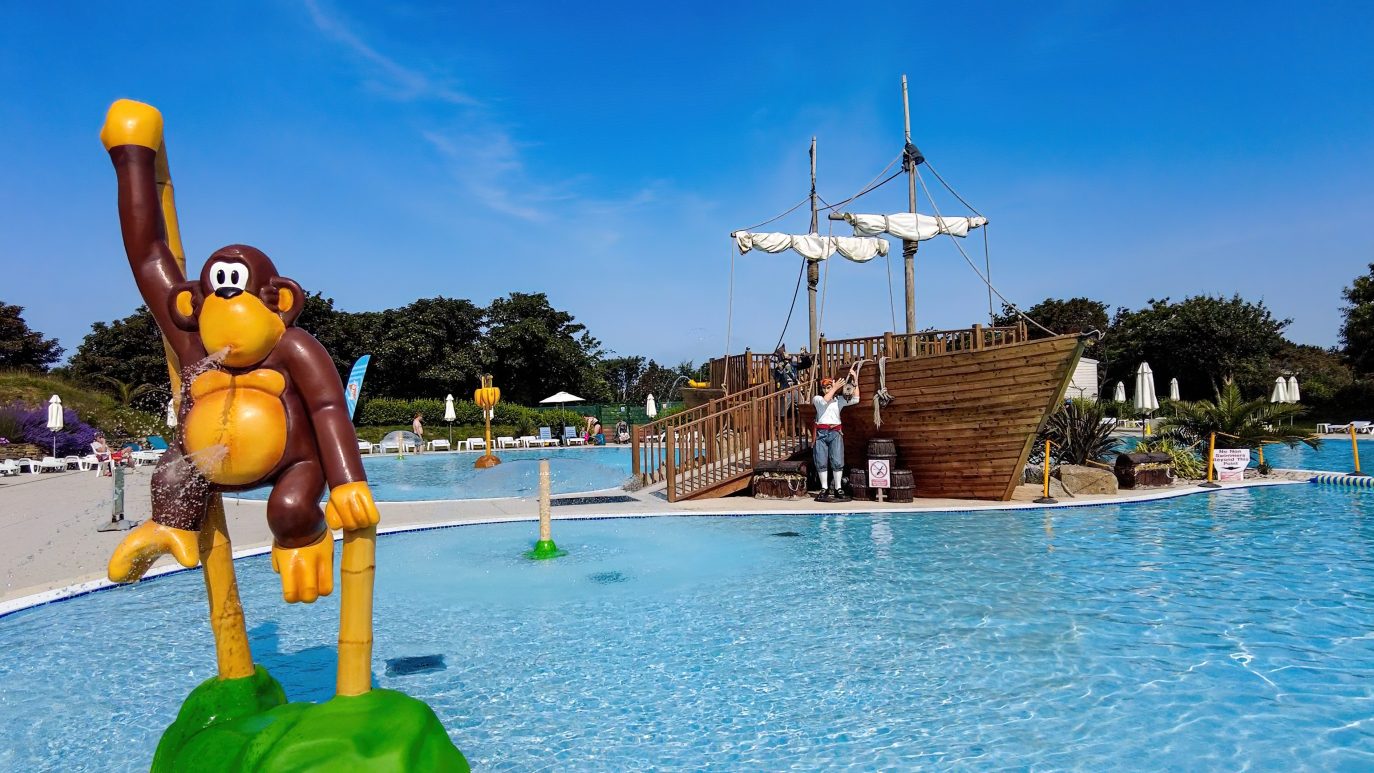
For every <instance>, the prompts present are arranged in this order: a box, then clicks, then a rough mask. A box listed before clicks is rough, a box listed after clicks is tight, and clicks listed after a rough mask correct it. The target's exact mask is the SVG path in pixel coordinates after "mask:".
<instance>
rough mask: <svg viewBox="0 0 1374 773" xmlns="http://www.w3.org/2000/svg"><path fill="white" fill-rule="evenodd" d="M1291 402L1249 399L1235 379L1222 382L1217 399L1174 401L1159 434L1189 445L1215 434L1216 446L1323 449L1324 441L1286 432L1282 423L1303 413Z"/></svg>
mask: <svg viewBox="0 0 1374 773" xmlns="http://www.w3.org/2000/svg"><path fill="white" fill-rule="evenodd" d="M1302 411H1303V409H1302V408H1301V407H1300V406H1297V405H1294V404H1292V403H1271V402H1269V401H1268V400H1267V399H1265V398H1263V397H1261V398H1257V399H1255V400H1246V399H1245V398H1244V397H1242V396H1241V394H1240V387H1237V386H1236V385H1235V384H1234V383H1232V382H1229V381H1228V382H1227V383H1225V384H1223V385H1222V387H1221V389H1219V390H1218V391H1217V398H1216V400H1195V401H1186V400H1180V401H1178V402H1171V403H1169V404H1168V405H1167V406H1166V412H1165V414H1164V416H1163V418H1162V419H1161V420H1160V421H1159V422H1158V424H1157V426H1158V427H1159V434H1160V435H1161V436H1163V437H1167V438H1172V439H1174V440H1178V441H1180V442H1183V443H1187V444H1189V445H1195V444H1199V443H1204V442H1207V441H1208V438H1209V437H1210V436H1211V434H1212V433H1213V432H1215V433H1216V438H1217V448H1258V447H1259V446H1260V444H1262V443H1283V444H1284V445H1286V446H1288V447H1289V448H1296V447H1297V446H1298V444H1299V443H1303V444H1306V445H1308V446H1310V447H1312V448H1320V447H1321V440H1320V439H1319V438H1316V437H1312V436H1310V435H1299V434H1295V433H1294V432H1293V431H1292V430H1291V429H1290V430H1288V431H1285V429H1284V427H1282V426H1281V424H1280V422H1282V421H1283V420H1284V419H1291V418H1293V417H1295V416H1297V415H1298V414H1300V413H1302Z"/></svg>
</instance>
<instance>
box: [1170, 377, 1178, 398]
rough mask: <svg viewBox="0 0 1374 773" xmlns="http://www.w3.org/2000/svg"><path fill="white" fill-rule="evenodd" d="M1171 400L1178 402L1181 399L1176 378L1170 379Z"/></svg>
mask: <svg viewBox="0 0 1374 773" xmlns="http://www.w3.org/2000/svg"><path fill="white" fill-rule="evenodd" d="M1169 399H1170V400H1177V399H1179V397H1178V379H1176V378H1171V379H1169Z"/></svg>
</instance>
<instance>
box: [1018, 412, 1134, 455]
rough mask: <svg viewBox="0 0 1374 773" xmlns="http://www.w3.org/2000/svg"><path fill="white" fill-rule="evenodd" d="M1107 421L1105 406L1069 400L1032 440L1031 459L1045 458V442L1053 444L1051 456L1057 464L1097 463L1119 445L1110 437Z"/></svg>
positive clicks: (1110, 432)
mask: <svg viewBox="0 0 1374 773" xmlns="http://www.w3.org/2000/svg"><path fill="white" fill-rule="evenodd" d="M1105 418H1107V412H1106V404H1105V403H1099V402H1097V401H1096V400H1086V399H1075V400H1070V401H1069V402H1068V403H1066V404H1065V405H1064V407H1062V408H1060V409H1059V410H1057V411H1055V412H1054V414H1053V415H1051V416H1050V418H1049V420H1048V421H1046V422H1045V426H1044V428H1043V429H1041V430H1040V434H1039V436H1037V437H1036V439H1035V448H1034V449H1032V450H1033V454H1032V458H1033V459H1037V460H1038V459H1039V458H1040V457H1041V456H1044V448H1045V441H1046V440H1048V441H1050V443H1052V444H1053V450H1051V451H1050V454H1051V455H1052V456H1053V457H1054V458H1055V459H1058V460H1059V463H1060V464H1087V463H1088V462H1090V461H1092V462H1100V461H1103V460H1104V459H1107V458H1108V457H1110V456H1111V455H1112V454H1113V453H1114V452H1115V451H1116V450H1117V444H1118V441H1117V439H1116V438H1114V437H1112V424H1111V423H1110V422H1104V421H1103V419H1105Z"/></svg>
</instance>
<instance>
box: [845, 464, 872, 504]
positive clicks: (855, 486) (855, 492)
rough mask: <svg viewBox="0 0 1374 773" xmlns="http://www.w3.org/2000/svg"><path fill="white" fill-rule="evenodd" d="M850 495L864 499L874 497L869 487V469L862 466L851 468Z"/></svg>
mask: <svg viewBox="0 0 1374 773" xmlns="http://www.w3.org/2000/svg"><path fill="white" fill-rule="evenodd" d="M849 495H850V496H852V497H854V498H855V499H859V500H863V501H868V500H870V499H872V498H873V495H872V492H871V491H870V490H869V488H868V470H866V469H864V468H862V467H850V468H849Z"/></svg>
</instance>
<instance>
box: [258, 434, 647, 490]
mask: <svg viewBox="0 0 1374 773" xmlns="http://www.w3.org/2000/svg"><path fill="white" fill-rule="evenodd" d="M495 453H496V455H497V456H499V457H500V458H501V464H499V465H497V466H495V467H490V468H487V469H485V470H478V469H475V468H473V466H472V463H473V462H474V461H476V459H477V457H478V454H469V453H457V454H452V453H447V454H446V453H440V454H436V453H427V454H406V455H405V456H404V457H403V458H398V457H397V456H396V455H395V454H387V455H375V456H369V455H364V456H363V467H364V468H365V469H366V470H367V481H368V483H369V484H370V485H371V487H372V493H373V496H375V497H376V498H377V500H378V501H380V502H416V501H426V500H436V499H493V498H496V497H529V496H535V495H537V494H538V493H539V460H540V459H548V460H549V476H550V484H551V486H552V489H553V493H555V494H572V493H575V492H580V491H598V490H600V489H608V488H616V487H618V486H620V485H621V484H623V483H624V482H625V481H626V479H628V478H629V477H630V450H629V449H628V448H625V447H620V448H611V447H604V448H549V449H543V450H519V451H496V452H495ZM268 491H269V489H266V488H263V489H254V490H252V491H245V492H242V493H240V494H237V495H236V496H239V497H242V498H244V499H267V493H268Z"/></svg>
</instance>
